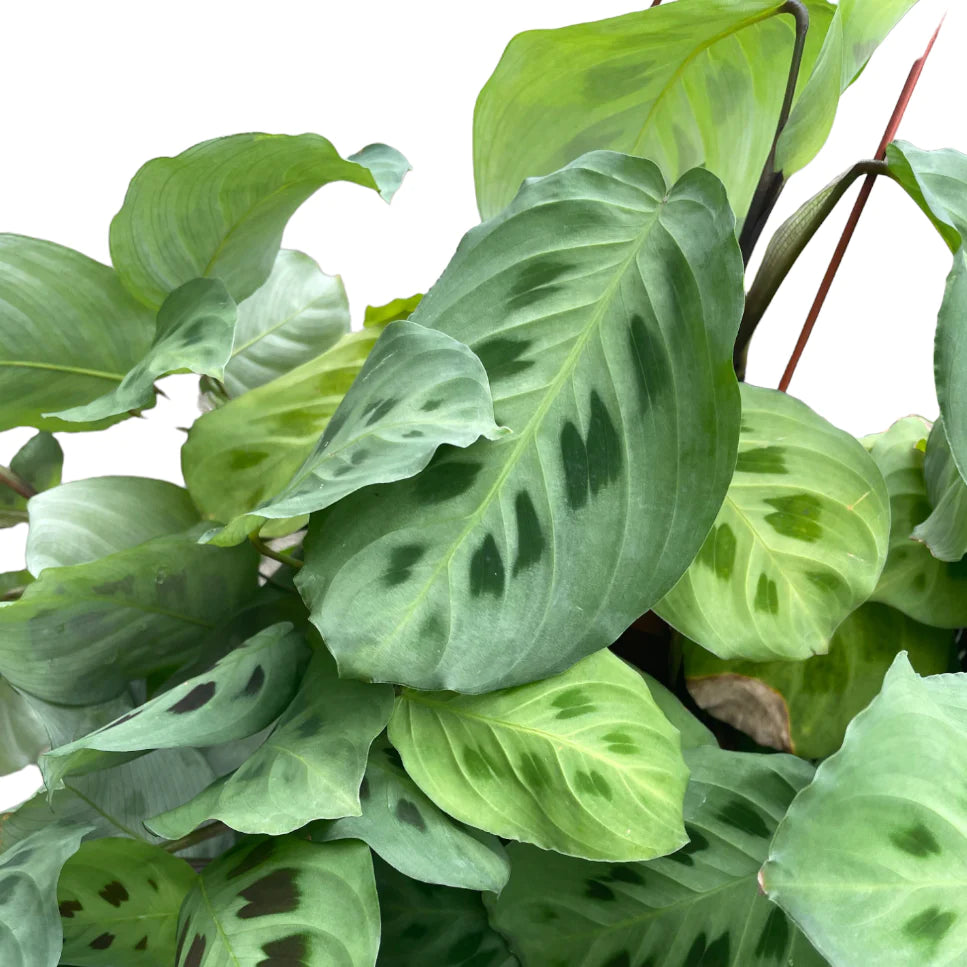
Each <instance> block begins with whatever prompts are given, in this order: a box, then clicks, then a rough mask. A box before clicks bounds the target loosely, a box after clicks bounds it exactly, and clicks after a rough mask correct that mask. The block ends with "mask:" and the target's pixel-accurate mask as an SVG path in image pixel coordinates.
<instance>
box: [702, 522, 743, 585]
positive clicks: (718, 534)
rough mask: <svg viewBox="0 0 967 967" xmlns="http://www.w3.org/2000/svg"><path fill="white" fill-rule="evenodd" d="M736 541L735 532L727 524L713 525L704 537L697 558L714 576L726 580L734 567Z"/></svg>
mask: <svg viewBox="0 0 967 967" xmlns="http://www.w3.org/2000/svg"><path fill="white" fill-rule="evenodd" d="M736 547H737V541H736V539H735V533H734V531H733V530H732V528H731V527H729V525H728V524H719V526H718V527H713V528H712V530H711V531H710V532H709V535H708V537H706V538H705V543H704V544H703V545H702V550H701V551H700V552H699V555H698V559H699V562H700V563H701V564H703V565H704V566H705V567H708V568H710V569H711V570H712V571H714V572H715V575H716V577H718V578H719V579H721V580H722V581H728V580H729V578H731V577H732V571H733V569H734V568H735V551H736Z"/></svg>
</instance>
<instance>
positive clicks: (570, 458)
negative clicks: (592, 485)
mask: <svg viewBox="0 0 967 967" xmlns="http://www.w3.org/2000/svg"><path fill="white" fill-rule="evenodd" d="M561 462H562V464H563V467H564V487H565V496H566V497H567V503H568V506H569V507H570V508H571V509H572V510H580V509H581V508H582V507H583V506H584V505H585V504H586V503H587V502H588V452H587V450H586V449H585V447H584V440H583V439H582V438H581V431H580V430H578V428H577V426H576V425H575V424H574V423H572V422H571V421H570V420H568V421H567V423H565V424H564V428H563V429H562V430H561Z"/></svg>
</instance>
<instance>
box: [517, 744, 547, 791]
mask: <svg viewBox="0 0 967 967" xmlns="http://www.w3.org/2000/svg"><path fill="white" fill-rule="evenodd" d="M519 770H520V777H521V779H523V780H524V783H525V785H527V786H528V787H529V788H530V789H532V790H534V791H538V790H541V789H546V788H547V787H548V786H549V785H550V784H551V776H550V773H549V772H548V769H547V764H546V763H545V762H544V760H543V759H541V757H540V756H539V755H538V754H537V753H536V752H525V753H524V754H523V755H522V756H521V757H520V765H519Z"/></svg>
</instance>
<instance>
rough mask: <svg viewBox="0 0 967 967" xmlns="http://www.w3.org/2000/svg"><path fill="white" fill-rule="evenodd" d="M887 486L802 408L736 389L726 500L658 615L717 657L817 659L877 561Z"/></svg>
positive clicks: (863, 455)
mask: <svg viewBox="0 0 967 967" xmlns="http://www.w3.org/2000/svg"><path fill="white" fill-rule="evenodd" d="M889 530H890V508H889V498H888V494H887V490H886V484H885V483H884V482H883V477H882V476H881V474H880V472H879V470H878V469H877V466H876V464H875V463H874V462H873V460H872V459H871V458H870V455H869V454H868V453H867V452H866V451H865V450H864V449H863V447H862V446H861V444H860V443H859V442H858V441H857V440H855V439H854V438H853V437H851V436H850V435H849V434H848V433H844V432H843V431H842V430H838V429H836V427H834V426H832V425H831V424H829V423H827V422H826V421H825V420H824V419H823V418H822V417H820V416H818V415H817V414H816V413H814V412H813V411H812V410H811V409H809V407H807V406H806V405H805V404H803V403H801V402H799V400H796V399H793V398H792V397H791V396H787V395H786V394H785V393H779V392H776V391H775V390H767V389H760V388H759V387H755V386H749V385H747V384H745V383H743V384H742V436H741V438H740V443H739V458H738V462H737V464H736V468H735V475H734V477H733V478H732V483H731V485H730V487H729V492H728V496H727V497H726V499H725V503H724V504H723V506H722V509H721V511H720V512H719V516H718V518H717V520H716V522H715V524H714V526H713V527H712V530H711V531H710V532H709V535H708V537H707V538H706V540H705V544H704V545H703V547H702V549H701V551H700V552H699V554H698V557H696V559H695V561H694V562H693V563H692V565H691V567H689V569H688V571H687V572H686V573H685V576H684V577H683V578H682V579H681V581H679V583H678V584H677V585H676V586H675V588H674V590H673V591H672V592H671V594H669V595H668V596H667V597H666V598H665V599H664V600H663V601H662V602H661V603H660V604H658V605H657V606H656V607H655V611H656V612H657V613H658V614H659V615H660V616H661V617H662V618H664V619H665V621H667V622H668V623H669V624H670V625H672V626H673V627H674V628H676V629H677V630H678V631H680V632H681V633H682V634H683V635H686V636H687V637H689V638H691V639H692V640H693V641H697V642H698V643H699V644H700V645H702V646H703V647H704V648H707V649H708V650H709V651H711V652H713V653H714V654H716V655H718V656H719V657H720V658H747V659H750V660H752V661H767V660H769V659H773V658H780V659H801V658H808V657H809V656H811V655H813V654H817V655H821V654H825V653H826V651H827V650H828V648H829V642H830V639H831V638H832V635H833V632H834V631H835V630H836V628H837V626H838V625H839V623H840V622H841V621H842V620H843V619H844V618H845V617H846V616H847V615H848V614H849V613H850V612H851V611H852V610H853V609H854V608H856V607H857V606H859V605H860V604H862V603H863V601H865V600H866V599H867V598H868V597H869V596H870V594H871V593H872V592H873V589H874V587H875V586H876V582H877V579H878V578H879V576H880V572H881V571H882V570H883V564H884V562H885V560H886V552H887V543H888V539H889Z"/></svg>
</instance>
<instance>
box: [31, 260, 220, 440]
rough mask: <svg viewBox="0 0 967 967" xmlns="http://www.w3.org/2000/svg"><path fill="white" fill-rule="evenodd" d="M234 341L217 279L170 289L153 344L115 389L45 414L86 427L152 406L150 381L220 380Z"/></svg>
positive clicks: (188, 283)
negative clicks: (194, 376)
mask: <svg viewBox="0 0 967 967" xmlns="http://www.w3.org/2000/svg"><path fill="white" fill-rule="evenodd" d="M234 338H235V303H234V302H233V301H232V300H231V298H230V297H229V295H228V290H227V289H226V288H225V286H224V285H222V283H221V282H219V281H218V280H217V279H193V280H192V281H191V282H186V283H185V284H184V285H182V286H180V287H179V288H177V289H175V290H174V292H172V293H171V295H169V296H168V298H167V299H165V301H164V303H163V304H162V306H161V308H160V309H159V310H158V320H157V325H156V329H155V336H154V341H153V342H152V343H151V346H150V348H149V349H148V351H147V352H146V353H145V354H144V356H143V358H141V359H140V360H138V362H137V363H136V364H135V365H134V366H133V367H132V368H131V369H130V370H128V372H127V374H126V375H125V377H124V379H122V380H121V383H120V385H118V386H116V387H115V388H114V389H112V390H111V391H110V392H108V393H106V394H105V395H104V396H99V397H98V398H97V399H95V400H93V401H91V402H90V403H87V404H85V405H83V406H75V407H73V408H71V409H69V410H61V411H60V412H57V413H45V414H44V415H45V416H56V417H59V418H60V419H62V420H67V421H69V422H72V423H78V422H79V423H92V422H94V421H97V420H103V419H107V418H108V417H112V416H117V415H118V414H120V413H125V412H128V411H131V410H143V409H148V408H149V407H151V406H153V405H154V399H155V391H154V381H155V380H156V379H160V378H161V377H162V376H167V375H169V374H170V373H176V372H183V371H185V370H190V371H191V372H193V373H203V374H205V375H207V376H213V377H215V378H216V379H220V378H221V377H222V375H223V372H224V367H225V363H226V362H228V358H229V356H230V355H231V352H232V341H233V339H234Z"/></svg>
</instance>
